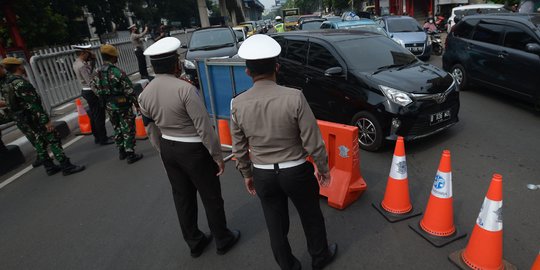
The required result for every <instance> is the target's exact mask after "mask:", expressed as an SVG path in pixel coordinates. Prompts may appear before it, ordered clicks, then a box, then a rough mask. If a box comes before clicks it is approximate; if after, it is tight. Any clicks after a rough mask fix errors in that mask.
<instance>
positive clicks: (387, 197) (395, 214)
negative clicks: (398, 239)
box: [372, 136, 422, 223]
mask: <svg viewBox="0 0 540 270" xmlns="http://www.w3.org/2000/svg"><path fill="white" fill-rule="evenodd" d="M372 205H373V207H375V209H377V211H379V212H380V213H381V214H382V215H383V216H384V217H385V218H386V220H388V221H389V222H392V223H393V222H398V221H402V220H405V219H408V218H412V217H415V216H418V215H420V214H422V211H417V210H415V209H414V208H413V206H412V204H411V199H410V196H409V180H408V177H407V160H406V158H405V143H404V142H403V137H401V136H400V137H398V139H397V141H396V148H395V149H394V157H393V158H392V167H390V175H389V176H388V182H387V183H386V192H385V193H384V199H383V200H382V201H381V202H380V203H375V202H373V203H372Z"/></svg>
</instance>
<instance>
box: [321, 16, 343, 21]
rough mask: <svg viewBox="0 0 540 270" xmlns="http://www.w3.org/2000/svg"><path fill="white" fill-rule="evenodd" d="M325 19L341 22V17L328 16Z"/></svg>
mask: <svg viewBox="0 0 540 270" xmlns="http://www.w3.org/2000/svg"><path fill="white" fill-rule="evenodd" d="M323 18H324V19H326V20H327V21H341V17H340V16H326V17H323Z"/></svg>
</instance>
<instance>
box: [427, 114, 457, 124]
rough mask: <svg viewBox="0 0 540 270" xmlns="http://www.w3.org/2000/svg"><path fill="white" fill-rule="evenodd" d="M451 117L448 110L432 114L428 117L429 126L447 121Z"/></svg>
mask: <svg viewBox="0 0 540 270" xmlns="http://www.w3.org/2000/svg"><path fill="white" fill-rule="evenodd" d="M451 116H452V115H451V114H450V110H446V111H442V112H438V113H434V114H432V115H430V116H429V125H430V126H433V125H436V124H438V123H441V122H444V121H447V120H448V119H450V117H451Z"/></svg>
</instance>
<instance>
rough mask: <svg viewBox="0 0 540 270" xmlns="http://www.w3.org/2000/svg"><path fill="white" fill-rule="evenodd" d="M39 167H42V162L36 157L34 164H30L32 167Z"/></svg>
mask: <svg viewBox="0 0 540 270" xmlns="http://www.w3.org/2000/svg"><path fill="white" fill-rule="evenodd" d="M41 165H43V161H42V160H41V159H40V158H39V157H36V160H34V163H32V167H34V168H36V167H39V166H41Z"/></svg>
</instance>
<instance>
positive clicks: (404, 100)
mask: <svg viewBox="0 0 540 270" xmlns="http://www.w3.org/2000/svg"><path fill="white" fill-rule="evenodd" d="M379 88H380V89H381V91H382V92H383V94H384V95H385V96H386V98H388V99H389V100H390V101H392V102H394V103H396V104H398V105H401V106H407V105H409V104H411V103H412V99H411V97H410V96H409V95H408V94H407V93H405V92H403V91H399V90H397V89H394V88H391V87H388V86H384V85H379Z"/></svg>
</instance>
